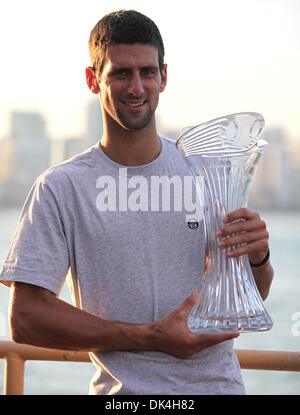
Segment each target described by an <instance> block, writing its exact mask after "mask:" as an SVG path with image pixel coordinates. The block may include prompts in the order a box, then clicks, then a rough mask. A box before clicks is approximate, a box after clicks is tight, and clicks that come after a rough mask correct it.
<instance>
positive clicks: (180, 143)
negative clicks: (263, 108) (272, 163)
mask: <svg viewBox="0 0 300 415" xmlns="http://www.w3.org/2000/svg"><path fill="white" fill-rule="evenodd" d="M243 115H250V116H253V117H254V118H257V119H258V120H259V121H261V122H262V126H261V128H260V130H259V132H258V134H257V138H256V142H255V143H254V144H253V145H252V146H250V147H249V148H247V146H245V148H242V147H241V148H238V147H237V148H236V152H233V151H231V152H229V151H227V152H226V151H220V152H217V151H215V152H214V153H213V154H209V153H208V154H205V153H204V154H198V155H199V156H200V157H207V158H219V157H237V156H241V155H244V154H247V153H248V152H249V151H258V152H260V151H262V150H263V149H264V147H265V146H266V145H268V142H267V141H266V140H265V139H263V138H262V133H263V129H264V126H265V119H264V117H263V115H262V114H260V113H259V112H255V111H243V112H236V113H231V114H227V115H223V116H220V117H217V118H213V119H211V120H208V121H205V122H203V123H200V124H197V125H195V126H191V127H185V128H183V130H182V131H181V133H180V136H179V138H178V139H177V140H176V148H177V150H178V151H180V152H181V153H183V154H184V155H185V156H187V157H188V156H190V155H197V153H195V154H186V152H185V150H184V147H185V145H184V139H185V137H186V135H187V134H188V133H191V132H192V131H193V130H196V129H197V128H199V127H201V126H203V127H204V126H205V125H208V124H212V123H216V122H218V121H221V120H223V119H226V118H232V117H235V116H243ZM245 149H246V150H245Z"/></svg>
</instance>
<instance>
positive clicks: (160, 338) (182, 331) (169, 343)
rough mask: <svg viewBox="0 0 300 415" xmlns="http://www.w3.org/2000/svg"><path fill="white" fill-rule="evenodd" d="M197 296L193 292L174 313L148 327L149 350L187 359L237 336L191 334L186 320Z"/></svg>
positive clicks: (231, 334) (235, 334)
mask: <svg viewBox="0 0 300 415" xmlns="http://www.w3.org/2000/svg"><path fill="white" fill-rule="evenodd" d="M197 296H198V292H197V291H195V292H194V293H193V294H192V295H191V296H190V297H188V298H187V299H186V300H185V301H184V303H183V304H182V305H181V306H180V307H178V308H177V309H176V310H175V311H173V312H172V313H171V314H168V315H167V316H165V317H163V318H161V319H160V320H157V321H156V322H154V323H152V324H151V325H150V326H151V338H152V341H153V346H152V347H151V348H150V349H152V350H159V351H162V352H165V353H169V354H172V355H175V356H177V357H180V358H183V359H188V358H190V357H192V356H193V355H194V354H196V353H198V352H200V351H201V350H203V349H206V348H208V347H211V346H214V345H216V344H218V343H221V342H223V341H225V340H230V339H233V338H236V337H238V336H239V333H226V334H195V333H192V332H191V331H190V330H189V328H188V325H187V318H188V314H189V312H190V310H191V308H192V307H193V306H194V304H195V302H196V300H197Z"/></svg>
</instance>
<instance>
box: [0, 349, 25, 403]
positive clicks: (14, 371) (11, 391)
mask: <svg viewBox="0 0 300 415" xmlns="http://www.w3.org/2000/svg"><path fill="white" fill-rule="evenodd" d="M4 361H5V366H4V390H3V393H4V395H23V394H24V364H25V361H24V359H23V358H22V356H20V355H19V354H18V353H15V352H8V353H7V355H6V357H5V359H4Z"/></svg>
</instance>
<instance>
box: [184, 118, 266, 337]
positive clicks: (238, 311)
mask: <svg viewBox="0 0 300 415" xmlns="http://www.w3.org/2000/svg"><path fill="white" fill-rule="evenodd" d="M263 127H264V119H263V117H262V116H261V115H260V114H257V113H253V112H249V113H238V114H232V115H228V116H224V117H220V118H217V119H214V120H212V121H208V122H206V123H204V124H200V125H198V126H196V127H188V128H185V129H184V130H183V131H182V134H181V136H180V137H179V139H178V140H177V143H176V146H177V149H178V150H179V151H180V152H182V153H183V156H184V159H185V160H186V162H187V165H188V167H189V171H190V173H191V175H192V177H193V179H194V182H195V184H196V191H197V196H198V198H199V200H200V202H201V204H202V206H203V208H204V218H203V220H204V231H205V242H206V253H205V254H206V255H205V256H206V260H205V267H204V270H203V272H202V274H201V276H200V292H199V295H198V298H197V301H196V304H195V306H194V307H193V308H192V310H191V312H190V313H189V317H188V326H189V329H190V330H191V331H192V332H195V333H203V334H204V333H224V332H255V331H266V330H270V329H271V328H272V326H273V321H272V319H271V318H270V316H269V314H268V312H267V311H266V309H265V306H264V303H263V300H262V298H261V296H260V293H259V291H258V289H257V287H256V283H255V280H254V277H253V274H252V270H251V266H250V262H249V259H248V255H243V256H240V257H238V258H228V257H227V256H226V251H227V250H226V249H220V248H219V247H218V238H217V232H218V230H219V229H220V228H222V227H223V226H225V225H224V223H223V222H222V220H223V218H224V217H225V216H226V214H227V213H228V212H231V211H233V210H236V209H238V208H241V207H246V206H247V202H248V198H249V193H250V187H251V183H252V181H253V177H254V173H255V170H256V166H257V163H258V161H259V159H260V157H261V155H262V153H263V150H264V149H265V147H266V146H267V145H268V143H267V142H266V141H265V140H264V139H263V138H262V137H261V134H262V130H263ZM199 178H201V180H202V184H203V186H200V185H199V183H201V180H199Z"/></svg>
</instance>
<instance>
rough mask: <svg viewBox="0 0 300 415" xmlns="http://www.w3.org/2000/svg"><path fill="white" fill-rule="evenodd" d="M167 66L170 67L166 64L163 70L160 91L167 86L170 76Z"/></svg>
mask: <svg viewBox="0 0 300 415" xmlns="http://www.w3.org/2000/svg"><path fill="white" fill-rule="evenodd" d="M167 68H168V65H166V64H165V65H164V67H163V69H162V71H161V82H160V88H159V92H163V91H164V90H165V88H166V85H167V78H168V73H167Z"/></svg>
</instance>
